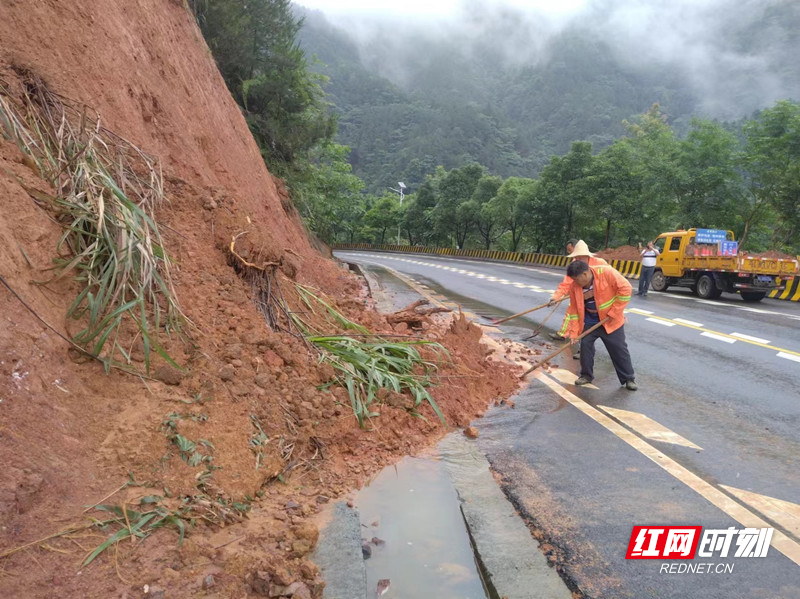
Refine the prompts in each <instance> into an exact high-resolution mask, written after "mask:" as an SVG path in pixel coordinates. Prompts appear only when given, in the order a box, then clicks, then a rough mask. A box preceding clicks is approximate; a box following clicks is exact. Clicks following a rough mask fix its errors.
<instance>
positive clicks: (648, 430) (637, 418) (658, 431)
mask: <svg viewBox="0 0 800 599" xmlns="http://www.w3.org/2000/svg"><path fill="white" fill-rule="evenodd" d="M597 407H598V408H600V409H601V410H603V411H604V412H608V413H609V414H611V415H612V416H613V417H614V418H616V419H617V420H619V421H621V422H624V423H625V424H627V425H628V426H629V427H630V428H632V429H633V430H635V431H636V432H638V433H640V434H641V435H642V436H643V437H645V438H647V439H650V440H652V441H663V442H664V443H672V444H673V445H683V446H684V447H691V448H692V449H699V450H701V451H702V449H703V448H702V447H700V446H699V445H695V444H694V443H692V442H691V441H689V439H687V438H685V437H682V436H681V435H679V434H678V433H676V432H675V431H673V430H670V429H668V428H667V427H666V426H664V425H663V424H659V423H658V422H656V421H655V420H653V419H652V418H649V417H647V416H645V415H644V414H640V413H639V412H629V411H628V410H620V409H618V408H611V407H609V406H597Z"/></svg>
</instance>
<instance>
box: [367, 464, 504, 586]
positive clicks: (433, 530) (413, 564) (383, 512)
mask: <svg viewBox="0 0 800 599" xmlns="http://www.w3.org/2000/svg"><path fill="white" fill-rule="evenodd" d="M357 504H358V509H359V512H360V514H361V536H362V537H363V538H364V539H366V541H371V540H372V539H373V537H375V538H377V539H380V540H381V541H383V543H370V547H371V548H372V557H370V558H369V559H368V560H367V561H366V565H367V589H368V593H367V597H368V598H369V599H372V598H374V597H377V593H376V591H377V588H378V581H379V580H381V579H389V580H390V581H391V582H390V586H389V589H388V590H387V591H386V592H385V593H384V594H383V595H381V597H382V598H383V599H409V598H417V597H437V598H438V599H456V598H458V599H485V598H486V597H488V596H489V595H488V594H487V591H486V590H485V589H484V586H483V583H482V581H481V577H480V574H479V569H478V565H477V563H476V561H475V556H474V554H473V551H472V547H471V545H470V539H469V535H468V534H467V530H466V527H465V524H464V519H463V517H462V515H461V510H460V507H459V501H458V496H457V494H456V491H455V489H454V488H453V485H452V482H451V480H450V477H449V476H448V473H447V470H446V468H445V464H444V463H443V462H442V461H440V460H438V459H435V458H434V457H429V458H414V457H406V458H404V459H403V460H401V461H400V462H398V463H397V465H396V466H390V467H388V468H386V469H384V470H383V471H382V472H381V473H380V474H379V475H378V476H377V477H376V478H375V479H374V480H373V481H372V482H371V483H370V484H369V486H366V487H364V488H363V489H362V490H361V491H360V492H359V494H358V496H357Z"/></svg>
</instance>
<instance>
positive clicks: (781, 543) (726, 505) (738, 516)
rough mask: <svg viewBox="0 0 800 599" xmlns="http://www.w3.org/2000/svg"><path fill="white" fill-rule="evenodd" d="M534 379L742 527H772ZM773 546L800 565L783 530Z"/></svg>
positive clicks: (546, 380) (796, 547)
mask: <svg viewBox="0 0 800 599" xmlns="http://www.w3.org/2000/svg"><path fill="white" fill-rule="evenodd" d="M534 376H535V378H536V379H538V380H539V381H541V382H542V383H543V384H544V385H546V386H547V387H548V388H550V389H551V390H552V391H553V392H555V393H556V394H558V395H559V396H560V397H562V398H563V399H564V400H566V401H567V402H569V403H570V404H572V405H573V406H574V407H575V408H577V409H578V410H580V411H581V412H583V413H584V414H585V415H586V416H588V417H589V418H591V419H592V420H594V421H595V422H597V423H598V424H599V425H600V426H602V427H604V428H605V429H607V430H608V431H610V432H611V433H613V434H614V435H616V436H617V437H619V438H620V439H621V440H623V441H625V443H627V444H628V445H630V446H631V447H633V448H634V449H635V450H636V451H638V452H639V453H641V454H642V455H644V456H645V457H646V458H648V459H649V460H651V461H653V462H654V463H656V464H658V465H659V466H660V467H661V468H663V469H664V470H666V471H667V472H668V473H669V474H671V475H672V476H674V477H675V478H677V479H678V480H679V481H681V482H682V483H683V484H685V485H686V486H688V487H689V488H690V489H692V490H693V491H695V492H696V493H698V494H699V495H700V496H701V497H703V498H704V499H706V500H707V501H709V502H711V503H712V504H714V505H715V506H716V507H717V508H719V509H720V510H722V511H723V512H725V513H726V514H727V515H728V516H730V517H731V518H733V519H734V520H736V521H737V522H739V523H740V524H741V525H742V526H744V527H746V528H772V527H771V526H770V525H769V523H768V522H767V521H766V520H764V519H763V518H761V517H759V516H758V515H757V514H755V513H753V512H752V511H750V510H749V509H747V508H746V507H744V506H743V505H741V504H740V503H738V502H737V501H735V500H734V499H733V498H732V497H730V496H729V495H727V494H725V493H723V492H722V491H720V490H719V489H717V488H716V487H715V486H713V485H712V484H710V483H708V482H706V481H704V480H703V479H702V478H700V477H699V476H697V475H696V474H694V473H693V472H691V471H690V470H689V469H687V468H686V467H684V466H682V465H681V464H679V463H678V462H676V461H675V460H673V459H672V458H670V457H668V456H666V455H665V454H664V453H662V452H660V451H659V450H658V449H656V448H655V447H653V446H652V445H650V444H649V443H647V442H646V441H645V440H644V439H642V438H641V437H639V436H637V435H636V434H635V433H634V432H632V431H630V430H628V429H627V428H625V427H624V426H622V425H621V424H619V423H618V422H616V421H614V420H612V419H611V418H610V417H609V416H608V415H606V414H604V413H603V412H601V411H600V410H598V409H596V408H593V407H592V406H590V405H589V404H588V403H586V402H585V401H583V400H582V399H580V398H579V397H577V396H576V395H574V394H572V393H570V392H569V391H567V390H566V389H564V388H563V387H562V386H561V385H559V384H558V383H557V382H556V381H554V380H552V379H551V378H550V377H549V376H547V375H546V374H543V373H541V372H538V371H536V372H535V373H534ZM772 546H773V547H774V548H775V549H777V550H778V551H780V552H781V553H783V554H784V555H785V556H786V557H788V558H789V559H790V560H792V561H793V562H794V563H795V564H797V565H798V566H800V544H798V543H797V542H795V541H794V540H792V539H791V538H789V537H788V536H786V535H785V534H784V533H782V532H781V531H780V530H776V531H775V532H774V533H773V535H772Z"/></svg>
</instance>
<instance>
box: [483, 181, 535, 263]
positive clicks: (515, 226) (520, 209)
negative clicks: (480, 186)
mask: <svg viewBox="0 0 800 599" xmlns="http://www.w3.org/2000/svg"><path fill="white" fill-rule="evenodd" d="M535 191H536V181H534V180H533V179H523V178H520V177H509V178H508V179H506V180H505V181H504V182H503V184H502V185H501V186H500V189H498V191H497V195H496V196H495V197H494V198H493V199H492V200H491V201H490V202H489V203H488V204H487V212H490V213H491V216H492V218H493V219H494V220H495V221H496V222H497V223H499V224H500V225H501V226H502V227H503V230H504V231H508V232H509V233H510V234H511V244H510V246H511V247H510V248H509V249H510V250H511V251H512V252H516V251H517V248H518V247H519V242H520V240H521V239H522V234H523V233H524V232H525V229H526V227H527V226H529V225H530V224H531V222H532V213H533V211H534V198H535Z"/></svg>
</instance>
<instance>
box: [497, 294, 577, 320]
mask: <svg viewBox="0 0 800 599" xmlns="http://www.w3.org/2000/svg"><path fill="white" fill-rule="evenodd" d="M567 297H568V296H566V295H565V296H564V297H562V298H560V299H557V300H556V304H555V305H556V306H557V305H558V304H560V303H561V302H563V301H564V300H565V299H567ZM552 305H553V304H551V303H550V302H547V303H544V304H542V305H541V306H534V307H533V308H528V309H527V310H525V311H524V312H520V313H518V314H512V315H511V316H506V317H505V318H501V319H500V320H493V321H492V324H500V323H501V322H506V321H508V320H512V319H514V318H519V317H520V316H524V315H525V314H529V313H531V312H535V311H536V310H541V309H542V308H546V307H547V306H552Z"/></svg>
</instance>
